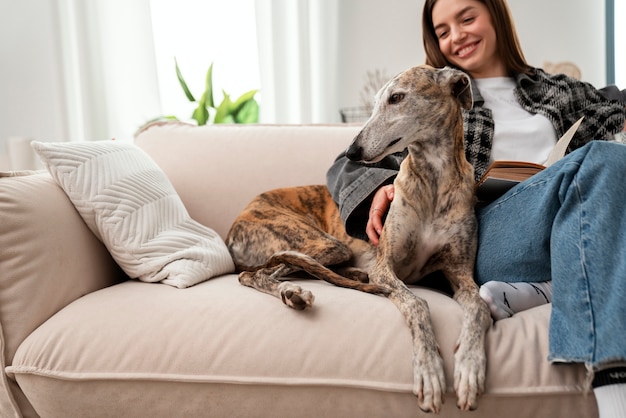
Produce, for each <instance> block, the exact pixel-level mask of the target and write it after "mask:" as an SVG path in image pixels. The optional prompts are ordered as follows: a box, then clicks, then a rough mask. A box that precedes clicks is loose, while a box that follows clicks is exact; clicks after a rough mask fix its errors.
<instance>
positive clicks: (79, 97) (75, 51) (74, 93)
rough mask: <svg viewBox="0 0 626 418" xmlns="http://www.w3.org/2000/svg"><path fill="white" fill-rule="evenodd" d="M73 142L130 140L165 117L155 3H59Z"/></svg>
mask: <svg viewBox="0 0 626 418" xmlns="http://www.w3.org/2000/svg"><path fill="white" fill-rule="evenodd" d="M56 8H57V22H58V33H59V39H58V42H59V50H60V54H61V66H62V74H63V80H62V83H63V90H64V94H65V100H64V102H65V104H66V109H65V110H66V114H67V121H66V123H67V126H68V134H69V139H71V140H96V139H109V138H118V139H130V138H132V134H133V133H134V131H135V130H136V129H137V128H138V127H139V126H140V125H141V124H142V123H144V122H146V121H147V120H149V119H150V118H152V117H155V116H158V115H159V114H160V101H159V91H158V81H157V73H156V66H155V57H154V43H153V40H152V25H151V16H150V0H133V1H127V0H89V1H84V0H56Z"/></svg>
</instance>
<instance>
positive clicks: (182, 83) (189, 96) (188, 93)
mask: <svg viewBox="0 0 626 418" xmlns="http://www.w3.org/2000/svg"><path fill="white" fill-rule="evenodd" d="M174 63H175V64H176V77H178V82H179V83H180V86H181V87H182V88H183V91H184V92H185V96H187V99H188V100H189V101H190V102H195V101H196V99H195V97H193V94H191V91H190V90H189V87H187V83H185V79H184V78H183V74H182V73H181V72H180V68H178V61H177V60H176V58H174Z"/></svg>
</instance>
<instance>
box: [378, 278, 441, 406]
mask: <svg viewBox="0 0 626 418" xmlns="http://www.w3.org/2000/svg"><path fill="white" fill-rule="evenodd" d="M370 278H375V280H376V283H378V284H382V285H383V286H386V287H388V288H390V289H391V293H390V294H389V295H388V296H387V297H388V298H389V299H390V300H391V301H392V302H393V304H394V305H395V306H396V307H397V308H398V310H399V311H400V312H401V314H402V315H403V317H404V319H405V321H406V323H407V324H408V326H409V329H410V330H411V336H412V338H413V393H414V394H415V396H417V402H418V406H419V407H420V409H421V410H422V411H424V412H435V413H439V411H441V407H442V405H443V402H444V398H445V392H446V381H445V380H446V378H445V374H444V371H443V360H442V358H441V356H440V354H439V348H438V346H437V340H436V339H435V333H434V331H433V327H432V322H431V318H430V310H429V308H428V303H427V302H426V301H425V300H423V299H421V298H419V297H417V296H416V295H415V294H414V293H413V292H411V290H409V288H408V287H407V286H406V285H405V284H404V283H403V282H401V281H400V280H399V279H397V278H396V276H395V274H393V273H392V271H391V270H390V269H389V268H386V269H383V272H382V273H378V274H376V273H375V274H373V275H371V276H370Z"/></svg>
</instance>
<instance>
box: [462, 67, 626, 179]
mask: <svg viewBox="0 0 626 418" xmlns="http://www.w3.org/2000/svg"><path fill="white" fill-rule="evenodd" d="M516 83H517V88H516V89H515V96H516V98H517V100H518V102H519V103H520V105H521V106H522V107H523V108H524V109H525V110H527V111H528V112H530V113H533V114H540V115H543V116H545V117H546V118H548V120H549V121H550V122H552V125H553V126H554V129H555V131H556V134H557V137H560V136H562V135H563V134H564V133H565V132H566V131H567V130H568V129H569V128H570V127H571V126H572V125H573V124H574V123H575V122H576V121H577V120H578V119H580V117H581V116H583V115H584V116H585V119H584V120H583V122H582V124H581V125H580V127H579V128H578V131H577V132H576V134H575V135H574V138H573V139H572V142H571V143H570V146H569V148H568V150H567V152H568V153H569V152H571V151H573V150H575V149H577V148H580V147H582V146H583V145H585V144H586V143H588V142H589V141H591V140H593V139H599V140H610V139H613V138H614V135H615V134H616V133H618V132H620V131H621V130H622V129H623V127H624V120H625V118H626V107H625V105H624V103H622V102H620V101H617V100H611V99H608V98H606V97H605V96H604V95H603V94H602V92H600V91H599V90H597V89H596V88H595V87H593V86H592V85H591V84H589V83H585V82H582V81H578V80H576V79H573V78H570V77H567V76H565V75H562V74H557V75H549V74H547V73H545V72H544V71H543V70H541V69H538V68H536V69H534V74H533V76H527V75H525V74H519V75H517V76H516ZM472 93H473V95H474V106H473V108H472V109H471V110H467V111H463V123H464V129H465V155H466V157H467V160H468V161H469V162H470V163H471V164H472V165H473V166H474V172H475V177H476V180H478V179H480V177H481V176H482V175H483V174H484V172H485V171H486V170H487V167H488V166H489V160H490V155H491V146H492V145H493V133H494V121H493V116H492V113H491V110H490V109H487V108H485V107H482V105H483V103H484V100H483V98H482V96H481V95H480V91H478V89H477V88H476V85H475V83H473V82H472Z"/></svg>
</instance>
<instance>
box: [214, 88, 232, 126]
mask: <svg viewBox="0 0 626 418" xmlns="http://www.w3.org/2000/svg"><path fill="white" fill-rule="evenodd" d="M223 93H224V99H223V100H222V102H221V103H220V105H219V106H218V107H217V112H216V113H215V119H213V123H233V121H234V118H233V116H232V106H233V102H232V101H231V100H230V96H229V95H228V94H227V93H226V92H225V91H224V92H223Z"/></svg>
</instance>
